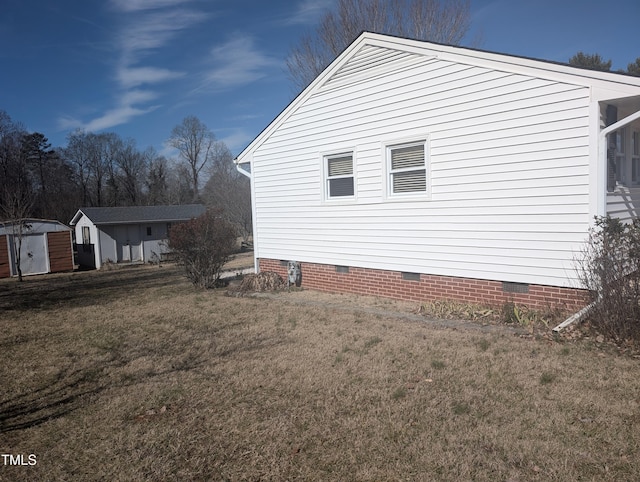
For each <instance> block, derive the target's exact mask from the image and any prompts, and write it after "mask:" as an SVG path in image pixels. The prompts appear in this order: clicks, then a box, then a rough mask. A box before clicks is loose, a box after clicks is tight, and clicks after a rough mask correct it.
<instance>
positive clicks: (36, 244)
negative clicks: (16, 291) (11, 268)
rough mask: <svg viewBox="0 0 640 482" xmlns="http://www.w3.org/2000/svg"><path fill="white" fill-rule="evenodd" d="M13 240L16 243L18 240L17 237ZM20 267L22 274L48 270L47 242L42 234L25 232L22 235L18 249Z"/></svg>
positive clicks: (39, 272) (46, 271)
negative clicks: (25, 233)
mask: <svg viewBox="0 0 640 482" xmlns="http://www.w3.org/2000/svg"><path fill="white" fill-rule="evenodd" d="M15 241H16V243H17V242H18V240H17V239H16V240H15ZM20 268H21V269H22V274H23V275H26V274H41V273H48V272H49V263H47V244H46V239H45V235H44V234H27V235H25V236H23V238H22V248H21V249H20ZM16 270H17V268H16ZM16 274H17V272H16Z"/></svg>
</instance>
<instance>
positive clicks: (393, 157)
mask: <svg viewBox="0 0 640 482" xmlns="http://www.w3.org/2000/svg"><path fill="white" fill-rule="evenodd" d="M387 162H388V172H389V194H391V195H403V194H410V193H426V192H427V164H426V155H425V142H424V141H420V142H414V143H410V144H402V145H396V146H389V147H387Z"/></svg>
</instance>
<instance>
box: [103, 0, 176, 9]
mask: <svg viewBox="0 0 640 482" xmlns="http://www.w3.org/2000/svg"><path fill="white" fill-rule="evenodd" d="M188 1H189V0H111V5H113V7H114V8H115V9H116V10H120V11H123V12H136V11H139V10H151V9H156V8H163V7H173V6H177V5H180V4H182V3H185V2H188Z"/></svg>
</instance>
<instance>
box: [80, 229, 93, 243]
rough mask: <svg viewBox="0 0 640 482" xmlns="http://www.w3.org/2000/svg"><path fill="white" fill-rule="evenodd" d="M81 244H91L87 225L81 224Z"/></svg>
mask: <svg viewBox="0 0 640 482" xmlns="http://www.w3.org/2000/svg"><path fill="white" fill-rule="evenodd" d="M82 244H91V236H90V234H89V226H82Z"/></svg>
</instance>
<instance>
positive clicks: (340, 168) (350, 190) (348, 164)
mask: <svg viewBox="0 0 640 482" xmlns="http://www.w3.org/2000/svg"><path fill="white" fill-rule="evenodd" d="M326 162H327V195H328V197H329V198H334V197H345V196H353V195H354V182H353V155H351V154H343V155H338V156H332V157H327V158H326Z"/></svg>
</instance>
